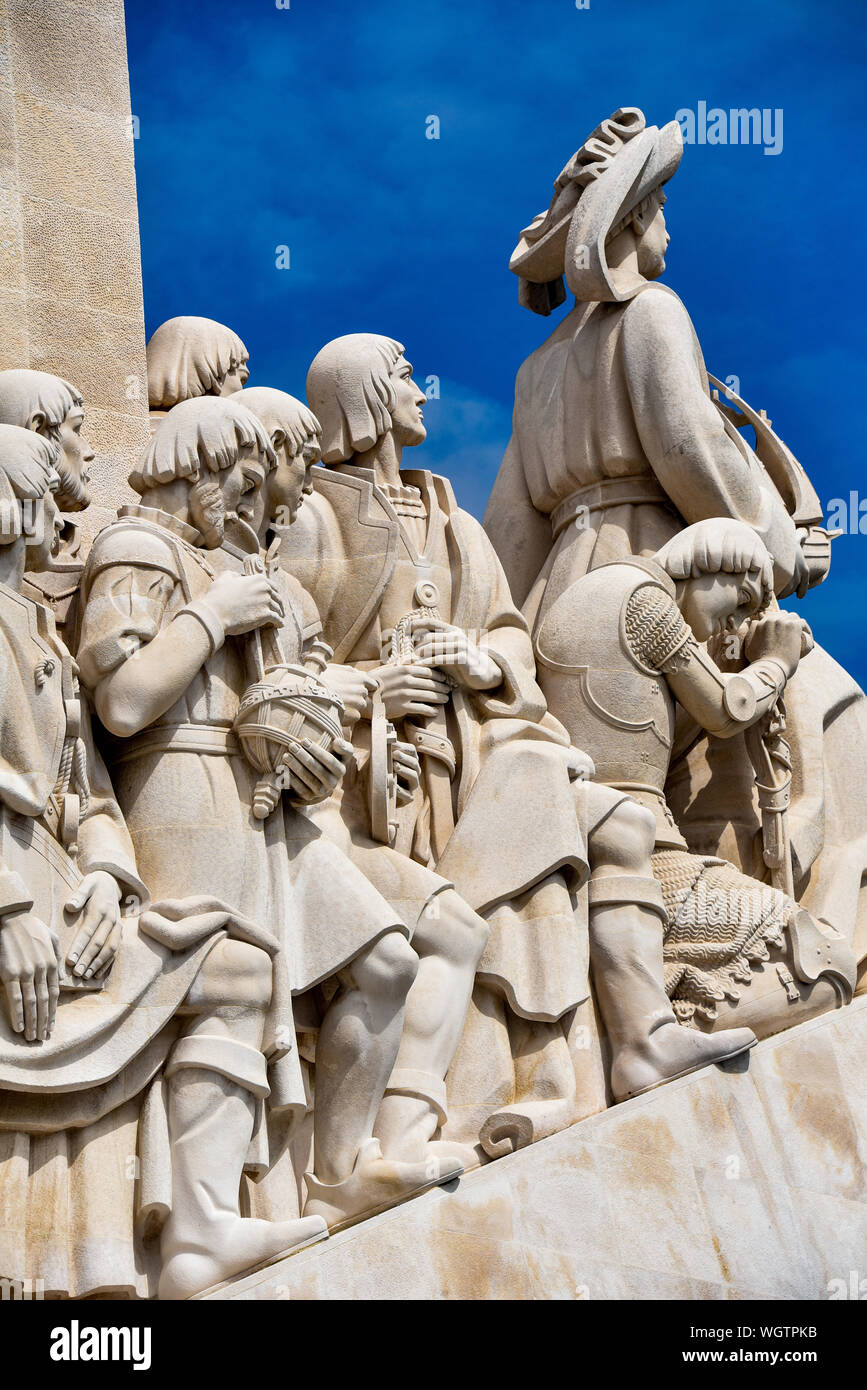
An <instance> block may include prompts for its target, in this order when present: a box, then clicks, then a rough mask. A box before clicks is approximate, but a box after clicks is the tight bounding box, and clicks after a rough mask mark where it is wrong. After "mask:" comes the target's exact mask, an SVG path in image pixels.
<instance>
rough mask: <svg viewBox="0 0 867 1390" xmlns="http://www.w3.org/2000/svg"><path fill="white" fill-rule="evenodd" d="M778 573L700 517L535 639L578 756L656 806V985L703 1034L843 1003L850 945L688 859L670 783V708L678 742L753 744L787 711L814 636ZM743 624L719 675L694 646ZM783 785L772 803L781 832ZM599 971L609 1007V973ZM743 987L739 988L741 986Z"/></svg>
mask: <svg viewBox="0 0 867 1390" xmlns="http://www.w3.org/2000/svg"><path fill="white" fill-rule="evenodd" d="M772 577H773V576H772V566H771V561H770V557H769V555H768V552H767V550H766V549H765V547H764V545H763V544H762V541H761V540H760V539H759V537H758V536H757V535H756V533H755V531H753V530H752V529H751V528H749V527H747V526H745V525H743V523H740V522H731V521H724V520H718V521H705V522H699V523H698V524H696V525H694V526H691V527H688V528H687V529H686V530H685V531H682V532H681V533H680V534H679V535H678V536H676V537H674V539H673V540H671V541H669V542H668V544H667V545H666V546H664V547H663V549H662V550H661V551H659V552H658V554H657V555H655V556H654V557H652V558H651V559H642V558H640V557H638V556H633V557H630V558H629V559H627V560H623V561H617V562H613V563H612V564H609V565H603V566H600V567H598V568H597V569H594V570H592V571H591V572H590V573H589V574H587V575H585V576H584V577H583V578H582V579H578V580H576V581H575V583H574V584H572V585H570V587H569V588H568V589H567V590H566V591H565V592H564V593H563V594H561V596H560V598H559V599H558V600H557V601H556V603H554V604H552V605H551V606H550V608H549V609H548V611H547V613H546V615H545V617H544V619H543V620H542V623H541V625H540V627H539V630H538V633H537V638H536V648H537V654H538V661H539V681H540V684H541V686H542V689H543V691H544V692H545V695H546V698H547V700H548V705H549V708H550V709H551V711H552V712H553V713H554V714H556V715H557V717H558V718H560V719H561V720H562V721H563V723H564V724H565V726H566V728H567V729H568V731H569V734H570V736H571V737H572V739H573V740H574V741H575V742H576V743H580V744H581V746H582V747H584V748H586V749H587V750H588V752H589V753H590V755H591V756H592V758H593V760H594V763H595V765H596V775H597V776H598V777H600V778H602V779H603V780H604V781H605V782H607V783H608V784H609V785H611V786H615V787H618V788H620V789H621V790H624V791H629V792H630V794H631V795H632V796H634V797H635V798H636V800H638V801H640V802H641V803H642V804H643V805H645V806H647V807H648V808H649V809H650V810H651V811H652V812H653V814H654V819H655V821H656V843H655V852H654V857H653V868H654V873H655V875H656V877H657V878H658V879H659V880H660V883H661V885H662V889H663V895H664V897H665V903H666V908H667V910H668V924H667V927H666V933H665V958H666V979H667V985H668V991H669V994H670V995H671V996H672V997H673V999H674V1005H675V1010H676V1012H677V1013H678V1016H679V1017H680V1018H682V1019H684V1020H689V1021H693V1020H695V1021H698V1022H700V1023H702V1024H703V1025H704V1026H707V1027H709V1026H715V1025H717V1024H718V1023H720V1022H722V1023H723V1024H728V1023H730V1022H732V1021H733V1019H735V1018H736V1019H737V1020H738V1021H744V1022H746V1023H749V1024H750V1026H751V1027H753V1028H754V1029H755V1030H756V1032H757V1033H759V1034H760V1035H767V1034H769V1033H773V1032H778V1031H779V1030H780V1029H781V1028H784V1027H789V1026H791V1024H792V1023H796V1022H800V1021H801V1020H802V1019H803V1018H806V1017H811V1016H813V1015H814V1014H816V1013H821V1012H823V1011H824V1010H825V1009H828V1008H833V1007H835V1006H838V1005H839V1004H841V1003H848V1002H849V1001H850V1000H851V998H852V990H853V987H854V983H855V960H854V956H853V954H852V950H851V948H850V946H849V945H848V943H847V942H846V941H845V939H844V938H843V937H842V936H841V935H840V934H839V933H837V932H835V931H834V930H833V928H831V927H829V926H827V925H826V926H825V927H824V928H823V926H822V925H821V924H819V923H816V922H815V921H814V920H813V919H812V917H811V916H810V914H809V913H808V912H806V911H805V910H804V909H803V908H799V907H798V906H797V904H796V903H795V902H794V900H793V898H792V896H791V887H790V886H789V891H788V892H785V891H782V884H781V885H780V886H779V887H767V886H765V885H761V884H759V883H757V882H756V881H755V879H753V878H749V877H747V876H745V875H743V874H741V873H739V872H738V871H737V870H736V869H734V867H733V866H732V865H730V864H728V863H726V862H725V861H724V860H721V859H719V858H716V857H713V856H700V855H694V854H691V853H690V852H689V849H688V846H687V843H686V840H685V839H684V837H683V835H682V834H681V833H680V830H679V829H678V827H677V824H676V822H675V819H674V817H673V815H672V813H671V811H670V809H669V807H668V804H667V802H666V798H665V784H666V778H667V775H668V767H669V761H670V758H671V754H672V749H673V747H674V744H675V739H676V720H675V713H676V710H677V709H678V708H679V710H680V712H681V714H682V715H683V714H685V715H686V716H688V717H689V719H688V721H687V722H686V727H685V723H684V720H683V719H681V721H680V725H679V735H680V738H681V740H682V739H683V738H684V737H691V738H693V739H694V738H695V737H697V736H698V731H699V730H708V731H711V732H713V733H714V734H715V735H716V736H717V737H718V738H730V737H732V736H734V735H736V734H738V733H742V732H743V731H744V730H746V729H750V730H751V731H752V733H753V734H754V735H758V736H759V738H760V739H761V737H762V727H761V726H762V723H763V722H764V723H765V726H766V729H767V722H768V718H769V717H770V716H772V715H775V717H776V719H777V720H778V721H779V720H780V718H781V717H782V716H781V712H780V708H779V706H780V702H781V700H782V696H783V694H784V691H785V688H786V684H787V681H788V680H789V679H790V678H791V676H792V675H793V674H794V672H795V670H796V669H797V666H798V663H799V661H800V659H801V657H802V656H803V655H806V653H807V652H808V651H809V650H810V649H811V647H812V637H811V635H810V632H809V629H808V628H807V627H806V625H805V624H804V623H803V621H802V620H801V619H800V618H798V617H797V615H796V614H793V613H785V612H781V611H780V610H779V609H772V610H770V611H769V610H768V605H769V604H770V602H771V599H772V596H773V589H772ZM758 615H763V616H758ZM747 623H749V625H750V626H749V629H748V631H747V635H746V638H745V647H746V654H747V658H748V663H749V664H747V665H745V666H744V667H743V669H742V670H740V671H738V672H731V673H727V672H725V671H722V670H720V668H719V666H718V665H717V664H716V662H715V661H714V659H713V657H712V656H711V655H710V654H709V652H708V651H707V649H706V647H705V646H704V645H702V644H704V643H706V642H708V641H709V640H710V639H713V638H714V637H715V636H717V635H718V634H720V633H733V632H737V631H738V630H739V629H741V628H742V627H743V626H744V624H747ZM693 721H694V722H693ZM785 790H786V789H783V792H784V794H783V795H778V796H777V799H776V801H775V803H774V810H775V812H776V817H775V823H776V824H780V823H782V825H783V826H784V823H785V815H786V796H785ZM781 838H782V837H781ZM780 862H781V864H782V859H781V861H780ZM591 939H592V938H591ZM771 958H772V959H771ZM769 960H771V964H770V965H769V966H768V968H767V969H764V963H765V962H768V961H769ZM753 966H755V974H754V971H753V969H752V967H753ZM795 978H797V981H798V983H797V984H795ZM596 980H597V987H598V988H600V990H601V991H602V999H603V1009H605V1007H606V1004H605V993H604V991H605V983H606V976H605V972H604V971H599V972H597V974H596ZM738 981H744V982H745V983H746V984H747V985H748V986H749V988H748V989H746V990H745V991H744V992H743V995H741V994H740V993H739V991H738V989H737V982H738Z"/></svg>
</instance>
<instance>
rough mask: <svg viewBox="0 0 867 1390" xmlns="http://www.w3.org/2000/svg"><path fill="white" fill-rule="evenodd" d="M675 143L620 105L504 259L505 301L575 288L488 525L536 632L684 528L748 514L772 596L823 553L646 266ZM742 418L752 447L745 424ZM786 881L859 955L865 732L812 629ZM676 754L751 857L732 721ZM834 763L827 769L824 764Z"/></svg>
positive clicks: (756, 866) (743, 761) (690, 805)
mask: <svg viewBox="0 0 867 1390" xmlns="http://www.w3.org/2000/svg"><path fill="white" fill-rule="evenodd" d="M682 152H683V147H682V139H681V131H680V127H679V126H678V124H677V122H676V121H671V122H669V123H668V124H667V125H665V126H663V127H662V128H661V129H660V128H657V127H656V126H647V125H646V124H645V119H644V116H643V114H642V112H641V111H639V110H637V109H636V108H634V107H624V108H621V109H619V110H618V111H616V112H615V113H614V115H613V116H611V117H610V118H609V119H608V120H605V121H603V122H602V124H601V125H600V126H598V127H597V128H596V130H594V131H593V133H592V135H591V136H590V137H589V138H588V139H587V140H586V141H585V142H584V144H583V145H582V146H581V148H580V149H579V150H578V151H577V152H576V153H575V154H574V155H573V156H572V158H571V159H570V160H569V162H568V164H567V165H566V167H565V168H564V169H563V170H562V172H561V173H560V175H559V176H558V178H557V180H556V182H555V185H554V197H553V199H552V200H551V203H550V206H549V207H548V209H547V211H545V212H543V213H540V214H539V216H538V217H536V218H535V219H534V221H533V222H532V223H531V224H530V226H529V227H527V228H526V229H525V230H524V231H523V232H522V234H521V238H520V241H519V243H518V246H517V247H516V249H515V251H514V253H513V255H512V259H511V261H510V269H511V270H512V271H513V272H514V273H515V274H516V275H517V276H518V277H519V279H520V290H519V300H520V302H521V303H522V304H523V305H525V307H527V308H529V309H531V310H532V311H533V312H535V313H539V314H543V315H548V314H550V313H551V311H552V310H553V309H555V308H556V307H557V306H558V305H560V304H562V303H563V301H564V300H565V298H566V291H565V287H564V283H563V281H564V279H565V282H566V285H568V287H569V289H570V290H571V291H572V293H573V294H574V296H575V304H574V306H573V307H572V309H571V310H570V311H569V312H568V313H567V314H566V316H565V317H564V318H563V319H562V321H561V322H560V323H559V324H558V325H557V327H556V328H555V330H554V332H553V333H551V335H550V336H549V337H548V338H547V340H546V341H545V342H544V343H543V344H542V345H541V347H539V348H537V349H536V351H535V352H533V353H532V354H531V355H530V356H529V357H528V358H527V360H526V361H525V362H524V363H523V364H522V366H521V368H520V370H519V372H518V376H517V380H516V383H515V408H514V416H513V432H512V438H511V440H510V442H509V446H508V448H507V451H506V454H505V457H504V459H503V462H502V465H501V467H500V472H499V474H498V477H497V479H496V482H495V484H494V487H493V491H492V493H491V497H490V500H489V503H488V507H487V510H486V513H485V520H484V525H485V529H486V531H487V534H488V535H489V537H490V538H491V540H492V542H493V544H494V547H495V549H496V551H497V554H498V555H499V557H500V560H501V561H502V564H503V568H504V569H505V572H506V575H507V577H508V580H509V584H510V586H511V589H512V594H513V596H514V598H515V601H516V603H518V604H519V605H520V606H521V608H522V611H523V613H524V616H525V617H526V619H527V622H528V623H529V625H530V628H531V631H532V632H533V634H534V636H535V635H536V633H537V632H538V630H539V627H540V625H541V623H542V622H543V621H544V618H545V615H546V613H547V612H548V610H549V609H550V608H551V606H552V605H553V604H554V603H556V602H557V600H558V598H559V597H560V596H561V595H562V594H563V593H564V592H565V590H566V589H567V588H568V587H569V585H570V584H572V583H573V582H574V581H575V580H577V579H580V578H581V576H582V575H584V574H586V573H588V572H589V571H591V570H594V569H596V568H598V567H599V566H600V565H604V564H610V563H612V562H618V561H621V560H624V559H626V558H627V557H628V556H630V555H641V556H650V555H653V554H654V553H655V552H657V551H658V550H659V549H660V548H661V547H662V546H664V545H665V544H666V543H667V542H668V541H670V540H671V538H672V537H673V536H675V535H676V534H677V533H678V532H679V531H682V530H683V529H684V527H686V526H689V525H693V524H695V523H697V522H700V521H704V520H707V519H709V518H712V517H725V518H729V519H731V520H734V521H741V522H745V523H746V524H747V525H748V526H750V527H752V529H753V530H754V531H755V532H756V534H757V535H758V536H759V538H760V539H761V540H762V541H763V542H764V544H765V546H766V548H767V550H768V552H769V554H770V556H771V559H772V562H773V571H774V592H775V594H776V596H777V598H784V597H787V596H789V595H791V594H794V593H797V594H798V596H799V597H803V595H804V594H805V592H806V591H807V589H808V588H810V587H811V586H813V585H815V584H818V583H821V582H822V580H823V579H824V578H825V576H826V574H827V572H828V567H829V564H830V544H829V533H828V532H827V531H826V530H825V529H824V528H823V527H822V525H821V521H822V512H821V506H820V504H819V501H818V498H817V496H816V493H815V491H814V489H813V488H812V486H811V484H810V481H809V479H808V477H807V475H806V473H805V471H804V469H803V468H802V467H801V465H800V464H799V463H798V461H797V460H796V459H795V458H794V456H793V455H792V454H791V452H790V451H789V450H788V448H787V447H786V445H785V444H784V443H783V441H782V440H781V439H780V438H779V437H778V436H777V435H776V434H775V433H774V431H773V430H772V429H771V425H770V421H769V420H768V419H767V417H766V416H765V415H764V413H763V412H758V411H755V410H753V409H752V408H751V407H750V406H748V405H747V404H746V402H744V401H742V400H740V398H739V397H737V396H735V395H734V394H733V393H732V392H731V391H728V390H726V389H725V388H722V394H721V393H720V391H719V390H717V391H716V392H714V391H713V390H712V389H711V388H712V387H713V386H717V387H719V383H718V382H716V379H715V378H709V376H708V372H707V369H706V367H705V364H704V359H703V357H702V352H701V347H700V345H699V342H698V338H697V337H696V333H695V329H694V328H693V325H692V321H691V319H690V317H689V314H688V312H687V310H686V308H685V307H684V305H683V304H682V302H681V300H680V299H679V298H678V296H677V295H676V294H675V293H674V292H673V291H672V290H671V289H669V288H668V287H667V286H666V285H662V284H660V283H659V277H660V276H661V275H662V273H663V271H664V270H665V255H666V250H667V247H668V243H669V236H668V233H667V231H666V225H665V215H664V212H663V207H664V204H665V201H666V195H665V193H664V192H663V188H664V185H665V184H666V183H667V182H668V180H669V179H671V177H672V175H673V174H674V173H675V171H676V170H677V168H678V165H679V163H680V159H681V155H682ZM747 425H749V426H750V427H751V428H752V429H753V430H754V431H755V443H754V447H751V446H750V444H749V443H748V442H747V439H746V438H745V437H744V435H743V434H742V433H741V430H742V429H743V428H744V427H746V426H747ZM786 725H787V740H788V742H789V745H790V748H791V757H792V800H791V806H790V808H789V814H788V834H789V849H788V853H789V854H790V855H791V870H792V879H793V882H794V890H795V895H796V897H797V899H798V901H799V902H801V903H802V905H803V906H805V907H807V908H808V909H809V910H810V912H811V913H812V914H813V915H814V916H815V917H821V918H824V919H826V920H827V921H829V922H832V923H833V924H834V926H835V927H836V928H837V929H838V930H840V931H841V932H842V933H843V934H844V935H845V936H846V937H847V938H848V939H850V940H851V939H853V937H854V939H855V945H856V954H857V955H859V956H860V957H863V956H864V955H865V954H867V927H865V924H867V913H865V912H864V910H863V907H862V906H861V899H862V883H864V882H867V817H865V815H864V813H863V811H862V809H861V808H862V807H863V806H864V805H865V799H867V764H864V765H863V767H862V766H860V765H859V766H857V770H856V772H855V776H856V777H857V785H856V784H855V783H854V782H853V768H852V761H851V750H852V748H853V747H856V748H857V747H860V746H863V745H864V742H865V739H867V702H865V699H864V695H863V692H862V691H861V690H860V689H859V688H858V686H857V685H856V683H855V682H854V681H853V680H852V678H851V677H850V676H849V675H848V674H847V672H846V671H845V670H843V668H842V667H841V666H839V665H838V664H837V663H836V662H835V661H833V660H832V659H831V657H830V656H829V655H828V653H827V652H825V651H823V650H822V648H821V647H819V646H816V647H815V648H814V650H813V651H812V652H811V653H810V654H809V656H808V657H807V658H806V659H805V660H804V662H803V663H802V664H801V666H800V668H799V670H798V671H797V672H796V674H795V676H794V677H793V679H792V681H791V684H790V686H789V688H788V690H787V694H786ZM696 740H697V741H694V746H693V747H692V749H691V750H690V752H689V754H688V756H687V757H682V758H680V759H679V760H677V761H676V762H675V763H673V765H672V769H671V773H670V777H669V783H670V785H669V791H668V797H669V803H670V805H671V808H672V811H673V812H674V814H675V816H676V818H677V820H678V823H679V825H680V827H681V829H682V830H683V832H684V834H685V835H686V836H687V839H688V840H689V842H690V846H691V848H693V849H694V850H696V851H698V852H701V853H710V854H720V855H722V856H723V857H725V858H727V859H731V860H732V861H733V862H735V863H736V864H737V865H738V866H739V867H740V868H742V869H743V870H744V871H745V872H746V873H749V874H752V873H753V872H758V874H759V875H760V876H763V875H764V872H765V870H764V866H763V865H762V851H761V843H760V842H761V838H762V823H761V822H762V814H761V808H760V806H759V802H758V795H757V791H756V786H755V783H756V769H755V767H754V765H753V760H752V759H751V758H750V756H749V752H748V749H747V747H746V744H745V741H744V739H743V738H742V737H738V738H736V739H734V740H729V741H727V742H725V743H721V742H720V741H719V740H716V739H714V738H713V737H711V738H709V739H708V738H706V737H703V736H702V735H701V732H700V731H699V730H698V729H696ZM837 768H841V769H845V775H844V776H840V775H839V774H838V773H837V772H836V771H835V769H837Z"/></svg>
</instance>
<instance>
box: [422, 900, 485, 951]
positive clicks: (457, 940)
mask: <svg viewBox="0 0 867 1390" xmlns="http://www.w3.org/2000/svg"><path fill="white" fill-rule="evenodd" d="M490 934H491V929H490V927H489V926H488V923H487V922H486V921H485V919H484V917H480V916H479V914H478V912H475V911H474V910H473V909H472V908H471V907H470V905H469V903H468V902H467V901H466V899H465V898H462V897H461V896H460V894H459V893H458V892H456V891H455V889H453V888H450V889H449V890H448V891H447V892H444V893H438V894H437V895H436V897H434V898H431V899H430V901H429V902H428V904H427V905H426V907H425V909H424V911H423V912H422V913H421V916H420V917H419V919H418V924H417V926H416V929H415V934H414V936H413V938H412V942H413V945H414V946H415V947H416V949H417V951H418V953H419V955H421V956H425V955H437V956H445V957H447V959H448V960H449V961H451V962H452V963H453V964H455V965H472V966H473V967H475V966H476V965H477V964H478V962H479V959H480V957H481V955H482V952H483V951H484V949H485V946H486V945H487V943H488V937H489V936H490Z"/></svg>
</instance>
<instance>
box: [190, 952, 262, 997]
mask: <svg viewBox="0 0 867 1390" xmlns="http://www.w3.org/2000/svg"><path fill="white" fill-rule="evenodd" d="M271 979H272V971H271V957H270V956H269V955H268V953H267V952H266V951H263V950H262V949H261V948H260V947H259V946H252V945H250V943H249V942H247V941H232V940H231V939H226V940H224V941H221V942H219V944H218V945H216V946H215V947H214V949H213V951H211V952H210V953H209V955H208V956H206V958H205V961H204V964H203V965H202V968H201V970H200V971H199V977H198V979H197V980H196V983H195V985H194V986H193V989H192V990H191V992H190V1000H191V1002H193V1001H195V1002H198V1003H207V1004H223V1005H226V1004H237V1005H243V1006H246V1007H248V1008H259V1009H266V1008H267V1007H268V1005H269V1004H270V1002H271V987H272V986H271Z"/></svg>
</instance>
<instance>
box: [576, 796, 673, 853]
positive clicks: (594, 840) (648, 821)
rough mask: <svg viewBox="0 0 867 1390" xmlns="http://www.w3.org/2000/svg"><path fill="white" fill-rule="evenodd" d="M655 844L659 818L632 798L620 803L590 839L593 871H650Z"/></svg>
mask: <svg viewBox="0 0 867 1390" xmlns="http://www.w3.org/2000/svg"><path fill="white" fill-rule="evenodd" d="M655 840H656V817H655V816H654V814H653V812H652V811H650V810H648V808H647V807H646V806H642V805H641V804H640V803H639V802H637V801H633V800H632V799H631V798H629V799H628V800H625V801H621V802H620V803H619V804H618V805H617V806H615V808H614V810H613V811H612V812H611V814H610V815H608V816H606V818H605V820H604V821H603V822H602V824H601V825H599V826H597V827H596V829H595V830H594V831H593V832H592V834H591V835H590V837H589V849H590V855H591V860H592V867H593V868H597V867H599V866H600V865H601V864H610V865H612V866H613V867H616V868H622V869H644V870H646V868H647V863H648V860H649V859H650V856H651V854H652V853H653V846H654V842H655Z"/></svg>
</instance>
